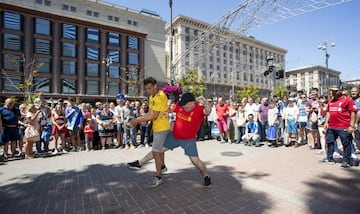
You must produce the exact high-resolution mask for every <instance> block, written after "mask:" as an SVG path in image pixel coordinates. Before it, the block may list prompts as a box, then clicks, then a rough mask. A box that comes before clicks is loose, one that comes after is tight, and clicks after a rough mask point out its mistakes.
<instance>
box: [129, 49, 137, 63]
mask: <svg viewBox="0 0 360 214" xmlns="http://www.w3.org/2000/svg"><path fill="white" fill-rule="evenodd" d="M128 63H129V64H135V65H137V64H138V63H139V54H137V53H130V52H129V53H128Z"/></svg>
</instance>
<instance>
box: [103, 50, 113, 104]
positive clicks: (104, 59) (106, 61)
mask: <svg viewBox="0 0 360 214" xmlns="http://www.w3.org/2000/svg"><path fill="white" fill-rule="evenodd" d="M102 64H104V65H105V66H106V79H105V85H106V92H105V93H106V103H107V102H108V101H109V67H110V65H111V64H112V59H111V58H110V57H109V55H107V56H106V58H103V60H102Z"/></svg>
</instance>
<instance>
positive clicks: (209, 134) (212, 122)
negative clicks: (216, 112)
mask: <svg viewBox="0 0 360 214" xmlns="http://www.w3.org/2000/svg"><path fill="white" fill-rule="evenodd" d="M207 124H208V127H209V130H208V134H207V135H208V138H209V139H212V138H213V136H211V130H212V128H213V127H214V121H207Z"/></svg>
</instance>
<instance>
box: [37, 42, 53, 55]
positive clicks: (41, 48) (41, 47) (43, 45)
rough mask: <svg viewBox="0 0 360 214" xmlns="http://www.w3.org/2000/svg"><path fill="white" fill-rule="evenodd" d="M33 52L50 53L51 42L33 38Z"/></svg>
mask: <svg viewBox="0 0 360 214" xmlns="http://www.w3.org/2000/svg"><path fill="white" fill-rule="evenodd" d="M35 53H37V54H51V42H50V41H48V40H44V39H35Z"/></svg>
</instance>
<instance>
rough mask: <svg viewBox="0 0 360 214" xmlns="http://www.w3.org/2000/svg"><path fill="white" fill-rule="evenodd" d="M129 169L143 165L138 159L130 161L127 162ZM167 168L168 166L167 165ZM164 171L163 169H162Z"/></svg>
mask: <svg viewBox="0 0 360 214" xmlns="http://www.w3.org/2000/svg"><path fill="white" fill-rule="evenodd" d="M127 165H128V167H129V169H141V165H140V162H139V161H138V160H137V161H134V162H130V163H128V164H127ZM165 168H166V167H165ZM161 171H162V170H161Z"/></svg>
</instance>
